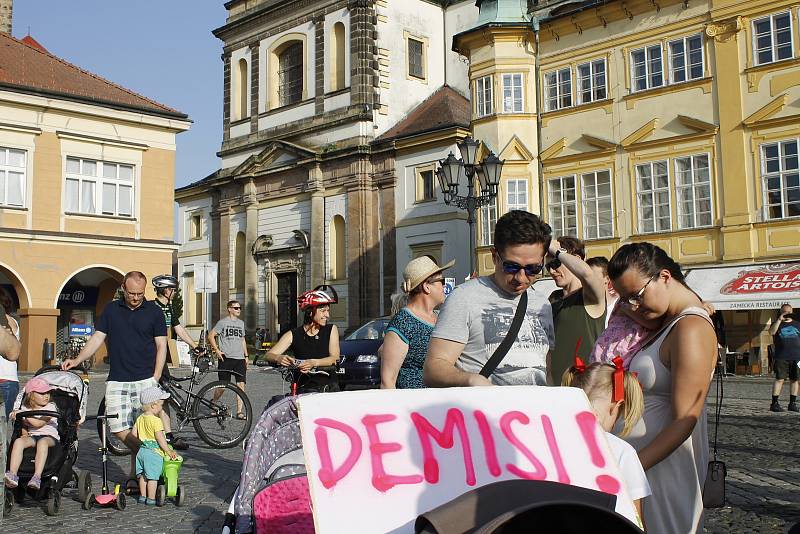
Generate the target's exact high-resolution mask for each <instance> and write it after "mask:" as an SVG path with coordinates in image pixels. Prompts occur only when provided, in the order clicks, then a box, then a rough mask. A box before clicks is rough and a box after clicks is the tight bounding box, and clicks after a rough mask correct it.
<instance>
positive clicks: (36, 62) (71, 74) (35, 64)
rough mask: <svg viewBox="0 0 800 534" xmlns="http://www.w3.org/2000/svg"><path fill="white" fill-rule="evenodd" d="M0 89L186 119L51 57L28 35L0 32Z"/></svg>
mask: <svg viewBox="0 0 800 534" xmlns="http://www.w3.org/2000/svg"><path fill="white" fill-rule="evenodd" d="M0 88H6V89H12V90H17V91H21V92H30V93H45V94H49V95H52V96H56V97H62V98H66V99H78V100H86V101H89V102H91V103H94V104H99V105H108V106H111V107H121V108H131V109H135V110H138V111H141V112H145V113H154V114H157V115H169V116H173V117H179V118H184V119H185V118H188V117H187V115H185V114H184V113H181V112H180V111H177V110H175V109H172V108H170V107H167V106H165V105H163V104H159V103H158V102H155V101H154V100H150V99H149V98H146V97H144V96H141V95H139V94H137V93H134V92H133V91H130V90H128V89H125V88H124V87H122V86H120V85H117V84H115V83H113V82H110V81H108V80H106V79H104V78H101V77H100V76H97V75H96V74H92V73H91V72H88V71H85V70H83V69H81V68H80V67H76V66H75V65H73V64H72V63H69V62H67V61H65V60H63V59H61V58H59V57H56V56H54V55H53V54H51V53H50V52H48V51H47V50H46V49H45V48H44V47H43V46H42V45H41V44H39V43H38V42H37V41H36V40H35V39H33V38H32V37H30V36H28V37H25V38H24V39H23V40H21V41H20V40H18V39H15V38H13V37H11V36H10V35H8V34H4V33H0Z"/></svg>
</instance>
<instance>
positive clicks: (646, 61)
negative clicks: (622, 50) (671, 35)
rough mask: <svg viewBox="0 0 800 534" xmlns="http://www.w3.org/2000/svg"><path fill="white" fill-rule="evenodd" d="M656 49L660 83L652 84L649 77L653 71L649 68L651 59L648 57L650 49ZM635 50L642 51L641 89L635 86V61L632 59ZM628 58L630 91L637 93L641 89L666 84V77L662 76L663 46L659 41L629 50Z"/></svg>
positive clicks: (644, 89) (647, 89)
mask: <svg viewBox="0 0 800 534" xmlns="http://www.w3.org/2000/svg"><path fill="white" fill-rule="evenodd" d="M656 48H657V49H658V50H659V53H660V54H661V55H660V60H659V65H660V66H661V85H653V83H652V81H651V79H652V77H653V74H654V73H655V71H653V70H652V69H651V63H652V61H651V59H650V51H651V50H653V49H656ZM637 52H643V53H644V65H645V82H646V84H645V87H644V88H643V89H639V88H637V87H636V63H635V62H634V61H633V55H634V54H635V53H637ZM628 58H629V59H630V76H631V92H632V93H639V92H642V91H649V90H650V89H657V88H659V87H664V86H665V85H667V77H666V76H664V47H663V46H662V45H661V43H660V42H659V43H653V44H649V45H645V46H642V47H639V48H635V49H633V50H631V51H630V52H629V55H628Z"/></svg>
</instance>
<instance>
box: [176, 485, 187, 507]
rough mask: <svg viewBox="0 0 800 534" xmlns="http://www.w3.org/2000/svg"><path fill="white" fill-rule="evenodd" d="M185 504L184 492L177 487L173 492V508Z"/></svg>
mask: <svg viewBox="0 0 800 534" xmlns="http://www.w3.org/2000/svg"><path fill="white" fill-rule="evenodd" d="M184 504H186V492H185V491H183V488H182V487H180V486H178V490H177V491H176V492H175V506H183V505H184Z"/></svg>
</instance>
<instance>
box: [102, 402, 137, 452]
mask: <svg viewBox="0 0 800 534" xmlns="http://www.w3.org/2000/svg"><path fill="white" fill-rule="evenodd" d="M97 413H98V414H101V415H105V413H106V399H105V397H103V399H102V400H101V401H100V406H98V407H97ZM103 425H106V443H107V447H108V452H110V453H111V454H113V455H114V456H128V455H129V454H130V453H131V450H130V449H129V448H128V447H127V446H125V444H124V443H122V442H121V441H120V440H119V438H117V436H115V435H114V434H112V433H111V430H109V429H108V420H107V419H98V420H97V436H98V437H99V438H100V440H101V443H102V439H103Z"/></svg>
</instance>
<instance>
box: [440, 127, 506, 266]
mask: <svg viewBox="0 0 800 534" xmlns="http://www.w3.org/2000/svg"><path fill="white" fill-rule="evenodd" d="M480 145H481V142H480V141H476V140H474V139H472V138H471V137H467V138H466V139H464V140H463V141H461V142H460V143H458V151H459V152H460V153H461V159H458V158H456V157H455V156H454V155H453V153H452V152H450V154H448V155H447V158H445V159H443V160H441V161H440V162H439V168H438V169H436V176H437V177H438V179H439V187H440V188H441V190H442V195H443V196H444V203H445V204H447V205H448V206H449V205H450V204H454V205H455V206H457V207H458V208H460V209H462V210H466V211H467V224H469V243H470V244H469V246H470V254H469V273H470V276H472V273H474V272H475V213H476V211H477V210H478V208H480V207H481V206H485V205H487V204H489V203H490V202H491V201H492V199H494V198H495V197H496V196H497V186H498V185H499V184H500V173H501V172H502V170H503V160H501V159H500V158H498V157H497V156H495V155H494V154H493V153H492V152H489V155H488V156H486V157H485V158H483V161H481V162H480V163H478V162H476V158H477V154H478V148H479V147H480ZM476 174H477V175H478V183H479V185H480V190H479V191H478V192H476V191H475V175H476ZM462 178H465V179H466V182H467V183H466V185H467V195H466V196H463V195H459V194H458V187H459V184H460V183H461V181H462Z"/></svg>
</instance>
